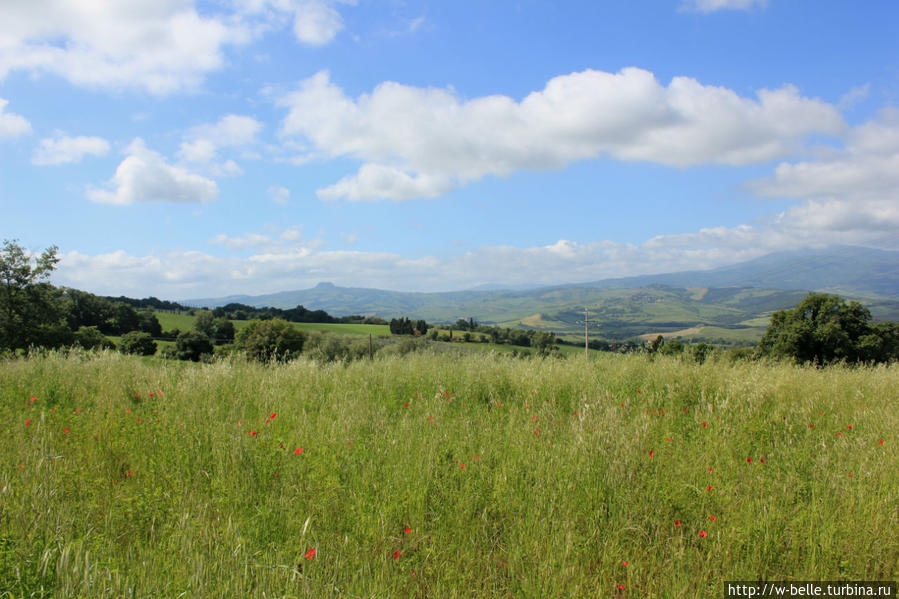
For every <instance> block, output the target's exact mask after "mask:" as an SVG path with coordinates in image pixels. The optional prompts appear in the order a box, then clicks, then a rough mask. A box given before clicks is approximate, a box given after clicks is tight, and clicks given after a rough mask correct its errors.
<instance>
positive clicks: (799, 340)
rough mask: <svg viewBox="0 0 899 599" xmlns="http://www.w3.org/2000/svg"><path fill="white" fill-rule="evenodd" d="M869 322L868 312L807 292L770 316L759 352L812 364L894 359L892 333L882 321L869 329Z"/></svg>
mask: <svg viewBox="0 0 899 599" xmlns="http://www.w3.org/2000/svg"><path fill="white" fill-rule="evenodd" d="M870 320H871V312H870V311H869V310H868V309H867V308H865V307H864V306H862V305H861V304H860V303H859V302H857V301H851V302H849V303H847V302H846V300H845V299H843V298H841V297H839V296H837V295H829V294H825V293H810V294H809V295H808V296H807V297H806V298H805V299H803V300H802V301H801V302H799V304H798V305H797V306H796V307H795V308H793V309H792V310H780V311H778V312H775V313H774V314H773V315H772V316H771V324H770V325H769V326H768V330H767V331H766V332H765V335H764V337H762V340H761V341H760V342H759V351H760V352H761V353H763V354H765V355H769V356H774V357H787V358H792V359H794V360H796V361H797V362H812V363H814V364H827V363H829V362H838V361H840V360H846V361H847V362H859V361H865V360H873V361H885V360H888V359H890V357H896V353H895V350H896V347H897V345H896V344H895V338H896V337H895V334H896V329H895V328H892V327H890V326H889V324H885V323H878V324H876V325H873V326H872V325H871V324H870V323H869V321H870ZM891 347H892V356H891V355H890V353H891V351H890V348H891Z"/></svg>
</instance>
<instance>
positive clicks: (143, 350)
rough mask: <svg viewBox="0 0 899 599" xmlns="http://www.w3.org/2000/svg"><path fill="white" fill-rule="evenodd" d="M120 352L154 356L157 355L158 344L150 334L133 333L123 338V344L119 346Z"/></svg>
mask: <svg viewBox="0 0 899 599" xmlns="http://www.w3.org/2000/svg"><path fill="white" fill-rule="evenodd" d="M119 351H120V352H122V353H123V354H137V355H138V356H152V355H153V354H155V353H156V342H155V341H153V338H152V337H150V333H144V332H143V331H131V332H129V333H125V334H124V335H123V336H122V342H121V343H120V344H119Z"/></svg>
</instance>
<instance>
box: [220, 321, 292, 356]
mask: <svg viewBox="0 0 899 599" xmlns="http://www.w3.org/2000/svg"><path fill="white" fill-rule="evenodd" d="M305 341H306V334H305V333H303V332H302V331H300V330H298V329H296V328H295V327H294V326H293V325H292V324H290V323H289V322H287V321H286V320H283V319H281V318H273V319H271V320H258V319H254V320H251V321H250V322H249V324H247V326H246V327H244V328H243V329H241V330H240V331H239V332H238V333H237V335H236V337H235V340H234V342H235V346H236V347H237V349H239V350H242V351H245V352H246V353H247V356H249V357H251V358H254V359H256V360H260V361H268V360H289V359H290V358H292V357H294V356H297V355H299V353H300V352H301V351H303V343H304V342H305Z"/></svg>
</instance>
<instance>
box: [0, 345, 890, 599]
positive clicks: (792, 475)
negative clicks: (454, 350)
mask: <svg viewBox="0 0 899 599" xmlns="http://www.w3.org/2000/svg"><path fill="white" fill-rule="evenodd" d="M0 381H2V383H0V422H3V430H4V431H5V433H4V434H3V435H2V437H0V597H41V596H44V597H126V596H127V597H244V596H250V597H343V598H349V597H366V598H367V597H519V598H521V597H535V598H537V597H540V598H542V597H606V596H615V595H616V594H620V595H621V596H626V597H713V596H721V595H722V594H723V582H724V581H725V580H755V579H759V578H764V579H768V580H782V579H796V580H810V579H823V580H827V579H829V580H833V579H855V580H861V579H869V580H870V579H873V580H884V579H895V578H896V577H897V572H899V561H897V560H899V511H897V507H896V506H897V505H899V457H897V451H896V446H897V443H899V437H897V435H896V431H899V401H897V399H899V398H897V394H899V391H897V390H899V368H897V367H896V366H892V367H885V366H881V367H877V368H857V369H851V368H839V367H836V368H828V369H823V370H816V369H811V368H799V367H794V366H789V365H778V364H772V365H769V364H764V363H737V364H724V363H706V364H703V365H698V364H694V363H687V362H681V361H677V360H674V359H671V360H666V359H656V360H655V361H650V360H649V359H647V358H646V357H644V356H633V355H632V356H619V355H612V354H602V355H601V356H600V357H599V358H597V359H595V360H593V361H592V362H590V364H589V365H587V364H586V363H585V361H584V360H583V359H581V360H575V359H569V360H545V361H541V360H512V359H509V358H505V357H502V356H498V355H490V354H472V355H465V354H461V355H454V354H441V355H436V354H410V355H406V356H403V357H392V358H386V357H385V358H377V357H376V359H375V360H374V361H359V362H353V363H350V364H346V365H344V364H342V363H331V364H317V363H315V362H312V361H308V360H299V361H295V362H291V363H289V364H286V365H259V364H253V363H245V362H242V361H238V360H233V361H222V362H218V363H214V364H205V365H204V364H199V365H198V364H189V363H183V362H162V361H159V360H154V359H138V358H132V357H127V356H121V355H118V354H115V353H110V354H91V353H75V352H73V353H70V354H69V355H68V356H64V355H61V354H53V353H51V354H47V355H45V356H43V357H34V358H31V359H27V360H26V359H19V360H12V361H7V362H3V363H2V364H0ZM151 393H152V394H153V395H150V394H151ZM32 397H34V398H35V401H31V399H30V398H32ZM27 421H30V423H29V424H26V422H27ZM703 423H705V426H704V425H703ZM850 427H851V428H850ZM66 430H68V432H66ZM254 431H255V434H252V433H253V432H254ZM881 440H882V441H883V444H880V441H881ZM300 448H302V451H301V452H298V451H297V450H298V449H300ZM749 458H751V460H752V461H751V462H749V461H748V459H749ZM463 466H464V468H463ZM709 487H711V488H710V489H709ZM712 518H714V519H712ZM676 521H677V522H679V523H680V524H679V525H676ZM407 527H408V529H409V532H406V529H407ZM701 532H703V533H705V536H701V535H700V533H701ZM313 548H314V549H315V554H314V556H312V555H311V553H310V554H309V555H310V557H311V559H306V556H307V552H309V550H310V549H313ZM625 562H626V565H625ZM619 585H623V586H624V589H623V590H621V589H619Z"/></svg>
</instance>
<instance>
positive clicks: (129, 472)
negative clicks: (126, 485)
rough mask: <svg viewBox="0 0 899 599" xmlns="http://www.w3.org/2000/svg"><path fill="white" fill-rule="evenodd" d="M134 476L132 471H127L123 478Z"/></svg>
mask: <svg viewBox="0 0 899 599" xmlns="http://www.w3.org/2000/svg"><path fill="white" fill-rule="evenodd" d="M132 474H134V471H132V470H129V471H128V474H126V475H125V478H131V475H132Z"/></svg>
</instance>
